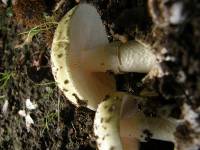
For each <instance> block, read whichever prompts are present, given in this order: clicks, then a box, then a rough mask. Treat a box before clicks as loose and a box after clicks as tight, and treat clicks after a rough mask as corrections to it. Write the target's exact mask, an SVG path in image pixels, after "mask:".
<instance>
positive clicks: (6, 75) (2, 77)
mask: <svg viewBox="0 0 200 150" xmlns="http://www.w3.org/2000/svg"><path fill="white" fill-rule="evenodd" d="M12 76H13V73H12V72H9V71H8V72H7V71H6V72H3V73H0V89H4V88H6V87H7V86H8V83H9V80H10V79H11V77H12Z"/></svg>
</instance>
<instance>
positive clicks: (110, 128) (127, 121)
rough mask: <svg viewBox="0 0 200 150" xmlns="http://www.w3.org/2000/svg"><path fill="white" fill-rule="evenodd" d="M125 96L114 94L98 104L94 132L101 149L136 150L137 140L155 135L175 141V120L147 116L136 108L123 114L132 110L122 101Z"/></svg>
mask: <svg viewBox="0 0 200 150" xmlns="http://www.w3.org/2000/svg"><path fill="white" fill-rule="evenodd" d="M123 97H124V93H120V92H117V93H114V94H113V96H110V97H109V96H108V97H107V98H106V99H105V100H104V101H103V102H101V103H100V104H99V106H98V109H97V112H96V115H95V119H94V133H95V135H96V136H97V144H98V148H99V149H100V150H110V149H114V150H122V149H124V150H137V149H138V147H139V145H138V141H137V140H136V139H138V140H140V141H146V139H148V138H152V139H159V140H163V141H171V142H175V139H174V136H173V133H174V132H175V129H176V125H177V122H176V121H175V120H173V119H172V118H166V117H162V116H158V117H148V116H145V115H144V114H143V113H142V112H141V111H139V110H137V108H135V112H134V113H132V115H131V116H128V117H127V116H126V114H125V115H124V114H123V113H124V110H125V111H129V110H127V109H129V108H128V107H127V105H125V104H123V101H124V98H123ZM132 103H134V101H133V102H132ZM129 104H130V103H129ZM133 109H134V108H133Z"/></svg>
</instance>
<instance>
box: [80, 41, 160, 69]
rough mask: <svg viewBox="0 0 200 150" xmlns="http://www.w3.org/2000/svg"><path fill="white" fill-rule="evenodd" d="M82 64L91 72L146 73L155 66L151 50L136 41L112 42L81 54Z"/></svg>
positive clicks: (154, 58)
mask: <svg viewBox="0 0 200 150" xmlns="http://www.w3.org/2000/svg"><path fill="white" fill-rule="evenodd" d="M81 61H82V64H83V65H84V66H85V67H86V69H88V70H90V71H92V72H106V71H112V72H114V73H122V72H140V73H146V72H149V71H150V69H151V68H152V67H153V66H155V64H156V63H157V62H156V57H155V55H154V54H153V52H152V50H151V49H150V48H149V47H147V46H145V45H144V44H142V43H141V42H138V41H129V42H127V43H126V44H123V43H120V42H113V43H110V44H107V45H103V46H99V47H94V48H93V49H91V50H86V51H83V52H82V53H81Z"/></svg>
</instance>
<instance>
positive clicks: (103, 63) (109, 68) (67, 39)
mask: <svg viewBox="0 0 200 150" xmlns="http://www.w3.org/2000/svg"><path fill="white" fill-rule="evenodd" d="M51 61H52V72H53V75H54V78H55V80H56V82H57V83H58V86H59V88H60V89H61V90H62V91H63V93H64V94H65V96H66V97H67V98H68V99H69V100H70V101H71V102H72V103H74V104H75V105H76V106H78V105H79V104H80V103H81V104H83V103H85V104H86V103H87V107H88V108H90V109H92V110H96V108H97V105H98V104H99V103H100V102H101V101H102V99H103V98H104V97H105V95H107V94H109V93H112V92H114V91H116V83H115V79H114V76H113V75H112V74H111V73H109V72H114V73H123V72H143V73H144V72H148V71H149V70H150V69H151V68H152V67H153V66H154V65H155V64H156V63H157V62H156V57H155V55H154V54H153V52H152V51H151V49H150V48H149V47H147V46H145V45H144V44H142V43H140V42H138V41H131V42H128V43H126V44H122V43H120V42H113V43H109V42H108V39H107V35H106V30H105V27H104V26H103V24H102V21H101V18H100V15H99V14H98V12H97V10H96V9H95V7H94V6H92V5H89V4H79V5H78V6H75V7H74V8H73V9H72V10H70V11H69V12H68V13H67V14H66V15H65V16H64V17H63V18H62V20H61V21H60V22H59V24H58V27H57V29H56V31H55V35H54V39H53V44H52V51H51Z"/></svg>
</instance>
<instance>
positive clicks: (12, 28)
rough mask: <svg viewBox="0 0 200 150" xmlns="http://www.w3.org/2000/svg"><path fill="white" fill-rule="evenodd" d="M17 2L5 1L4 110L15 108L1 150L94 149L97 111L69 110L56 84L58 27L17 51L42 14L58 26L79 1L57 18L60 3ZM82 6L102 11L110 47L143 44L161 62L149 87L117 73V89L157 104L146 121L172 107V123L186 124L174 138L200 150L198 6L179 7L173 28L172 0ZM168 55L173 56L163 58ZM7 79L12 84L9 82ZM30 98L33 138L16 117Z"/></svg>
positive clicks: (0, 35)
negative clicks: (53, 60) (54, 44)
mask: <svg viewBox="0 0 200 150" xmlns="http://www.w3.org/2000/svg"><path fill="white" fill-rule="evenodd" d="M17 1H18V2H17V3H16V4H15V5H14V6H13V7H12V6H11V4H9V5H8V6H7V7H6V6H5V5H3V4H2V3H1V2H0V108H2V107H3V104H4V103H5V101H6V100H8V103H9V104H8V110H7V112H6V113H3V112H1V113H0V120H1V121H0V149H2V150H4V149H10V150H12V149H17V150H18V149H19V150H20V149H24V150H26V149H27V150H29V149H30V150H31V149H34V150H35V149H52V150H54V149H66V150H94V149H96V144H95V137H94V135H93V130H92V126H93V118H94V112H93V111H91V110H89V109H87V108H84V107H80V108H76V107H75V106H73V105H72V104H70V102H69V101H68V100H67V98H65V97H64V96H63V94H62V92H61V91H60V90H59V89H58V88H57V86H56V84H55V82H54V79H53V76H52V73H51V68H50V56H49V53H50V48H51V41H52V38H53V32H54V30H55V26H53V27H51V29H49V30H46V31H42V32H39V33H38V34H37V35H36V36H34V38H33V39H32V41H31V42H30V43H29V44H25V45H23V46H19V45H20V44H21V43H23V41H24V38H23V36H22V35H20V33H22V32H24V31H27V30H30V29H31V28H33V27H35V26H38V25H40V24H41V23H44V22H45V17H44V14H45V16H51V15H53V16H54V17H55V21H59V20H60V18H61V17H62V16H63V15H64V14H65V13H66V12H67V11H69V10H70V9H71V8H72V7H73V6H75V5H76V4H77V2H76V1H74V0H68V1H66V2H65V3H63V4H62V5H61V7H60V8H59V9H58V10H57V11H56V12H52V10H53V8H54V6H55V4H56V3H57V2H58V1H59V0H49V1H48V0H45V1H42V0H27V1H24V0H17ZM81 2H87V3H91V4H93V5H94V6H96V8H97V9H98V12H99V13H100V15H101V17H102V21H103V23H104V24H105V26H106V29H107V33H108V38H109V40H110V41H114V40H121V38H119V37H123V38H125V39H126V40H131V39H135V38H137V39H140V40H142V41H145V42H146V43H148V44H149V45H151V46H152V47H153V48H154V49H155V53H156V54H157V55H158V56H162V57H163V58H162V63H161V65H160V66H161V68H162V70H164V72H165V73H167V75H165V76H163V77H161V78H158V77H157V76H153V78H151V79H150V78H146V80H145V82H142V81H141V80H142V78H144V76H145V74H136V73H128V74H123V75H118V76H116V80H117V86H118V90H121V91H126V92H129V93H130V94H134V95H137V96H140V97H142V98H146V99H151V100H153V103H152V101H151V103H149V104H146V105H147V106H151V107H149V108H148V109H146V108H145V110H144V112H145V114H146V115H151V116H154V115H156V110H157V108H158V107H162V106H166V105H170V106H173V110H172V111H171V114H170V115H171V117H174V118H176V119H183V122H182V123H181V124H180V125H179V127H178V128H177V132H176V134H175V135H176V137H177V148H178V150H181V149H184V148H185V149H187V148H188V147H189V148H191V147H193V146H196V147H195V148H196V149H195V150H198V149H200V145H199V143H200V142H194V141H193V140H194V139H195V140H196V141H198V140H200V137H199V135H200V133H199V129H200V121H199V118H200V117H199V116H200V110H199V109H200V101H199V99H200V92H199V91H200V78H199V75H200V61H199V56H200V55H199V50H200V41H199V39H200V26H199V22H200V3H199V1H197V0H181V1H180V2H181V3H183V6H184V9H183V14H184V15H185V19H184V21H183V22H181V23H180V24H171V23H170V22H169V20H168V18H169V14H170V13H169V12H168V11H169V10H170V8H171V6H172V5H173V4H174V3H175V2H173V1H171V0H167V1H166V2H165V4H164V5H163V4H162V1H159V0H154V1H153V2H154V3H153V2H152V0H149V1H147V0H132V1H130V0H87V1H86V0H81ZM148 2H149V7H148V5H147V4H148ZM150 2H152V3H153V6H156V8H157V9H154V7H153V6H152V5H151V4H152V3H150ZM176 2H177V1H176ZM160 5H163V6H164V7H162V8H161V7H160ZM150 6H151V7H150ZM149 12H151V13H149ZM152 13H155V14H156V17H153V14H152ZM122 41H123V40H122ZM163 49H166V51H167V52H166V53H162V51H161V50H163ZM166 58H175V60H174V61H172V60H173V59H166ZM4 75H7V77H8V76H9V78H8V79H7V80H5V78H4V79H3V77H4ZM144 93H146V94H144ZM147 93H148V94H147ZM27 98H30V99H31V101H33V102H36V103H37V104H38V107H37V109H35V110H31V111H30V115H31V117H32V118H33V120H34V124H33V125H32V126H31V128H30V132H27V129H26V125H25V119H24V118H23V117H21V116H20V115H19V114H18V111H19V110H23V109H26V108H25V101H26V99H27ZM183 105H185V106H186V105H187V106H189V107H190V109H189V110H188V111H187V113H191V112H194V113H195V114H197V115H198V117H197V118H195V119H196V120H195V123H196V124H197V126H195V127H194V126H192V124H194V122H192V121H191V120H189V119H188V116H187V114H186V111H185V110H184V108H183ZM26 111H28V110H27V109H26ZM141 145H142V146H141V149H142V150H147V149H153V150H160V149H162V150H164V149H166V150H172V149H173V146H174V145H173V144H172V143H167V142H162V141H155V140H150V141H149V142H147V143H142V144H141ZM183 147H184V148H183Z"/></svg>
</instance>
